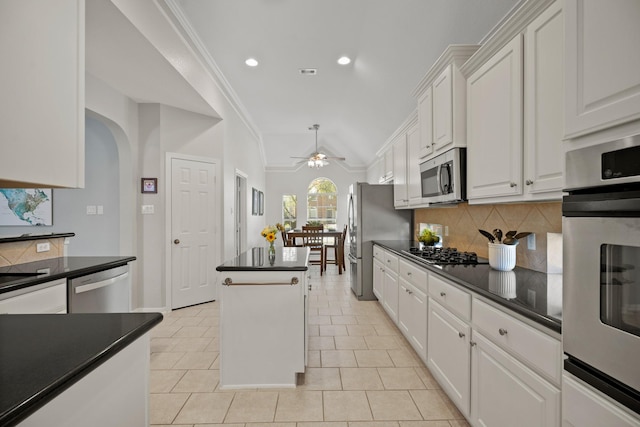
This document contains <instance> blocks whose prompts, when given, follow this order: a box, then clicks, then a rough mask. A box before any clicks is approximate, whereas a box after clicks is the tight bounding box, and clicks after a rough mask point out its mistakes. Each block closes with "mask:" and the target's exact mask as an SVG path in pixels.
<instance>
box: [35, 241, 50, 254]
mask: <svg viewBox="0 0 640 427" xmlns="http://www.w3.org/2000/svg"><path fill="white" fill-rule="evenodd" d="M50 249H51V245H50V244H49V242H44V243H38V244H36V252H47V251H49V250H50Z"/></svg>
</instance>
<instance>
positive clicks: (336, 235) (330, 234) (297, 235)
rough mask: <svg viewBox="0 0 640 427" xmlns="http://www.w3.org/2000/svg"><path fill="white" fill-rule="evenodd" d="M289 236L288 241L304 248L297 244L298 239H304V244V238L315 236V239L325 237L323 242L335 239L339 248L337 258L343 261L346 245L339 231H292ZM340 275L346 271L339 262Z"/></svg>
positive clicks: (334, 241)
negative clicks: (325, 239)
mask: <svg viewBox="0 0 640 427" xmlns="http://www.w3.org/2000/svg"><path fill="white" fill-rule="evenodd" d="M286 234H287V239H288V240H291V241H292V242H293V243H294V245H295V246H304V244H303V243H302V242H300V243H297V239H302V241H303V242H304V238H305V237H308V236H313V237H317V236H318V235H321V236H322V237H323V241H324V238H325V237H327V238H331V239H333V243H334V244H335V245H336V247H337V248H338V250H337V254H336V258H337V259H338V260H342V259H343V258H342V257H343V255H344V254H343V253H342V251H343V249H344V245H343V242H342V231H337V230H324V231H322V232H316V231H313V232H311V231H303V230H290V231H287V232H286ZM337 264H338V273H339V274H342V270H343V269H344V266H343V265H342V262H340V261H338V262H337Z"/></svg>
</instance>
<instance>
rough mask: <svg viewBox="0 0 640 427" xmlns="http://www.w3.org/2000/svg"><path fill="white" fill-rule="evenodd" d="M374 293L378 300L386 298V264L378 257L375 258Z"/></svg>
mask: <svg viewBox="0 0 640 427" xmlns="http://www.w3.org/2000/svg"><path fill="white" fill-rule="evenodd" d="M373 294H374V295H375V296H376V298H378V301H382V300H383V299H384V297H383V295H384V264H383V263H382V261H380V260H378V259H376V258H374V259H373Z"/></svg>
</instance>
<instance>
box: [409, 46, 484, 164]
mask: <svg viewBox="0 0 640 427" xmlns="http://www.w3.org/2000/svg"><path fill="white" fill-rule="evenodd" d="M479 47H480V46H478V45H451V46H449V47H447V49H446V50H445V51H444V53H443V54H442V55H441V56H440V58H438V60H437V61H436V63H435V64H434V65H433V66H432V67H431V68H430V69H429V71H428V72H427V74H426V75H425V76H424V77H423V79H422V80H421V81H420V83H419V84H418V86H417V87H416V89H415V90H414V96H415V97H416V98H417V100H418V118H419V122H420V124H419V126H420V140H421V144H420V148H421V150H420V157H421V160H427V159H429V158H431V157H434V156H436V155H438V154H441V153H442V152H444V151H446V150H448V149H449V148H453V147H464V146H466V127H467V122H466V90H467V89H466V81H465V78H464V77H463V75H462V73H461V72H460V67H461V66H462V64H464V62H465V61H466V60H467V59H468V58H469V57H470V56H471V55H473V54H474V53H475V52H476V50H478V48H479Z"/></svg>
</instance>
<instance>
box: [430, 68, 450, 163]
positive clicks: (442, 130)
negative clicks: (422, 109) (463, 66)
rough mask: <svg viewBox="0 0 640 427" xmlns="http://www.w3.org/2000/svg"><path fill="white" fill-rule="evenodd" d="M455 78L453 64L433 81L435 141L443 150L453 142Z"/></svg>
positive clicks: (438, 147) (438, 148) (439, 148)
mask: <svg viewBox="0 0 640 427" xmlns="http://www.w3.org/2000/svg"><path fill="white" fill-rule="evenodd" d="M452 97H453V78H452V77H451V65H449V66H447V68H445V69H444V71H443V72H442V74H440V75H439V76H438V78H437V79H436V80H435V81H434V82H433V106H434V108H433V142H434V144H435V149H436V150H441V149H442V148H443V147H445V146H446V145H449V144H451V143H452V142H453V110H452V108H453V100H452Z"/></svg>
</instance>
